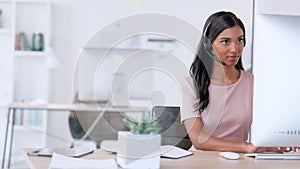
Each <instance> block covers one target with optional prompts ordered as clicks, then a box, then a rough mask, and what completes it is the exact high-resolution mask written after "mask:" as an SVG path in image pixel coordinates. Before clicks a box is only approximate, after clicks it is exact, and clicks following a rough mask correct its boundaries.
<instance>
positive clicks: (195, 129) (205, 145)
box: [184, 117, 257, 153]
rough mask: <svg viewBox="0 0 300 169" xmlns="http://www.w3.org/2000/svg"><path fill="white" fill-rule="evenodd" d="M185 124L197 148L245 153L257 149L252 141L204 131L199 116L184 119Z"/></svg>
mask: <svg viewBox="0 0 300 169" xmlns="http://www.w3.org/2000/svg"><path fill="white" fill-rule="evenodd" d="M184 125H185V127H186V130H187V132H188V135H189V137H190V139H191V141H192V143H193V145H194V147H195V148H196V149H199V150H210V151H232V152H244V153H246V152H255V151H256V150H257V148H256V147H254V146H253V145H252V144H251V143H246V142H234V141H227V140H224V139H220V138H216V137H213V136H209V135H207V134H205V133H203V132H202V129H203V123H202V121H201V119H200V118H199V117H196V118H190V119H186V120H184Z"/></svg>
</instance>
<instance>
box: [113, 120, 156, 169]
mask: <svg viewBox="0 0 300 169" xmlns="http://www.w3.org/2000/svg"><path fill="white" fill-rule="evenodd" d="M124 123H125V125H126V126H127V127H128V128H129V129H130V132H128V131H119V132H118V147H119V149H118V152H117V162H118V164H119V165H120V166H121V167H122V168H139V169H140V168H145V167H146V168H159V165H160V144H161V136H160V134H156V132H157V130H158V128H157V127H156V121H154V120H151V119H149V118H146V117H145V115H144V114H143V115H142V118H141V120H140V121H138V120H135V119H132V118H129V117H126V118H124Z"/></svg>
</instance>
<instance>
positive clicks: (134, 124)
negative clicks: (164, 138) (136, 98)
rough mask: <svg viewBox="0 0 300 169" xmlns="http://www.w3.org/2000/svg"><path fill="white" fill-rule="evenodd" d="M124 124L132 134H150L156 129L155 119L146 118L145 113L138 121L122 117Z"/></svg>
mask: <svg viewBox="0 0 300 169" xmlns="http://www.w3.org/2000/svg"><path fill="white" fill-rule="evenodd" d="M123 121H124V123H125V125H126V126H127V127H128V128H129V129H130V132H131V133H132V134H150V133H154V132H156V131H157V130H158V128H157V127H156V121H155V120H150V119H148V118H147V117H146V116H145V114H143V115H142V118H141V120H140V121H138V120H135V119H132V118H130V117H126V118H124V119H123Z"/></svg>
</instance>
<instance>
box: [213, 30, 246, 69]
mask: <svg viewBox="0 0 300 169" xmlns="http://www.w3.org/2000/svg"><path fill="white" fill-rule="evenodd" d="M244 43H245V42H244V33H243V30H242V29H241V28H240V27H239V26H238V25H236V26H234V27H231V28H227V29H225V30H224V31H223V32H221V33H220V34H219V35H218V36H217V37H216V39H215V40H214V42H213V43H212V46H213V50H214V55H215V57H217V58H219V60H221V61H222V62H224V63H225V64H226V66H235V65H236V64H237V63H238V60H239V58H240V57H241V55H242V52H243V49H244Z"/></svg>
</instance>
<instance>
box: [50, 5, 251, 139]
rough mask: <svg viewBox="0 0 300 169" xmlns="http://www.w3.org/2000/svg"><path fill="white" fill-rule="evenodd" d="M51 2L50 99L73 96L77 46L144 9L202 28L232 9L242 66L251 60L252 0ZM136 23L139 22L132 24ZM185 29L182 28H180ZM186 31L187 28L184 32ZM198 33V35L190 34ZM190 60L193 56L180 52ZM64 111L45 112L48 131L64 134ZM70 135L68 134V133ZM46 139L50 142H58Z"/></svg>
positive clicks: (71, 97) (65, 123)
mask: <svg viewBox="0 0 300 169" xmlns="http://www.w3.org/2000/svg"><path fill="white" fill-rule="evenodd" d="M51 2H52V3H53V18H52V25H53V26H52V31H53V36H52V42H51V43H52V46H53V47H54V49H55V51H56V53H57V55H58V56H60V58H61V60H62V65H60V66H59V67H57V68H56V69H54V70H53V71H52V72H51V73H52V74H51V78H50V79H51V84H50V87H51V89H50V90H51V91H50V97H51V101H52V102H63V103H70V102H72V99H73V75H74V71H75V66H76V62H77V59H78V56H79V54H80V49H81V47H82V46H83V45H85V43H86V42H87V41H88V40H89V38H91V37H92V36H93V35H94V34H95V33H96V32H97V31H98V30H100V29H101V28H103V27H105V26H106V25H108V24H110V23H112V22H113V21H116V20H118V19H120V18H123V17H126V16H130V15H133V14H140V13H145V12H154V13H164V14H168V15H172V16H175V17H179V18H181V19H183V20H185V21H186V22H188V23H190V24H192V25H193V26H195V27H196V28H197V29H199V31H200V30H201V29H202V26H203V24H204V21H205V19H206V18H207V17H208V16H209V15H210V14H211V13H213V12H215V11H218V10H229V11H233V12H234V13H236V14H237V15H238V16H239V17H240V18H241V19H242V20H243V21H244V23H245V26H246V31H247V47H246V49H245V53H244V56H243V57H244V62H247V63H246V64H245V67H249V63H251V40H252V39H251V36H252V33H251V30H252V28H251V27H252V7H253V6H252V0H244V1H240V0H227V1H223V0H210V1H204V0H202V1H199V0H187V1H182V0H164V1H161V0H110V1H105V0H76V1H72V0H51ZM133 26H139V25H133ZM182 32H183V33H185V30H182ZM187 33H188V32H187ZM194 36H196V37H199V35H194ZM184 57H186V59H187V60H188V62H190V60H192V59H191V57H192V58H193V56H184ZM67 117H68V113H63V112H57V113H50V115H49V123H48V124H49V132H50V133H52V134H55V135H57V136H58V137H62V138H63V137H66V132H69V131H68V128H67ZM69 136H70V135H69V134H68V137H69ZM60 143H61V142H59V141H58V140H50V144H60Z"/></svg>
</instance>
